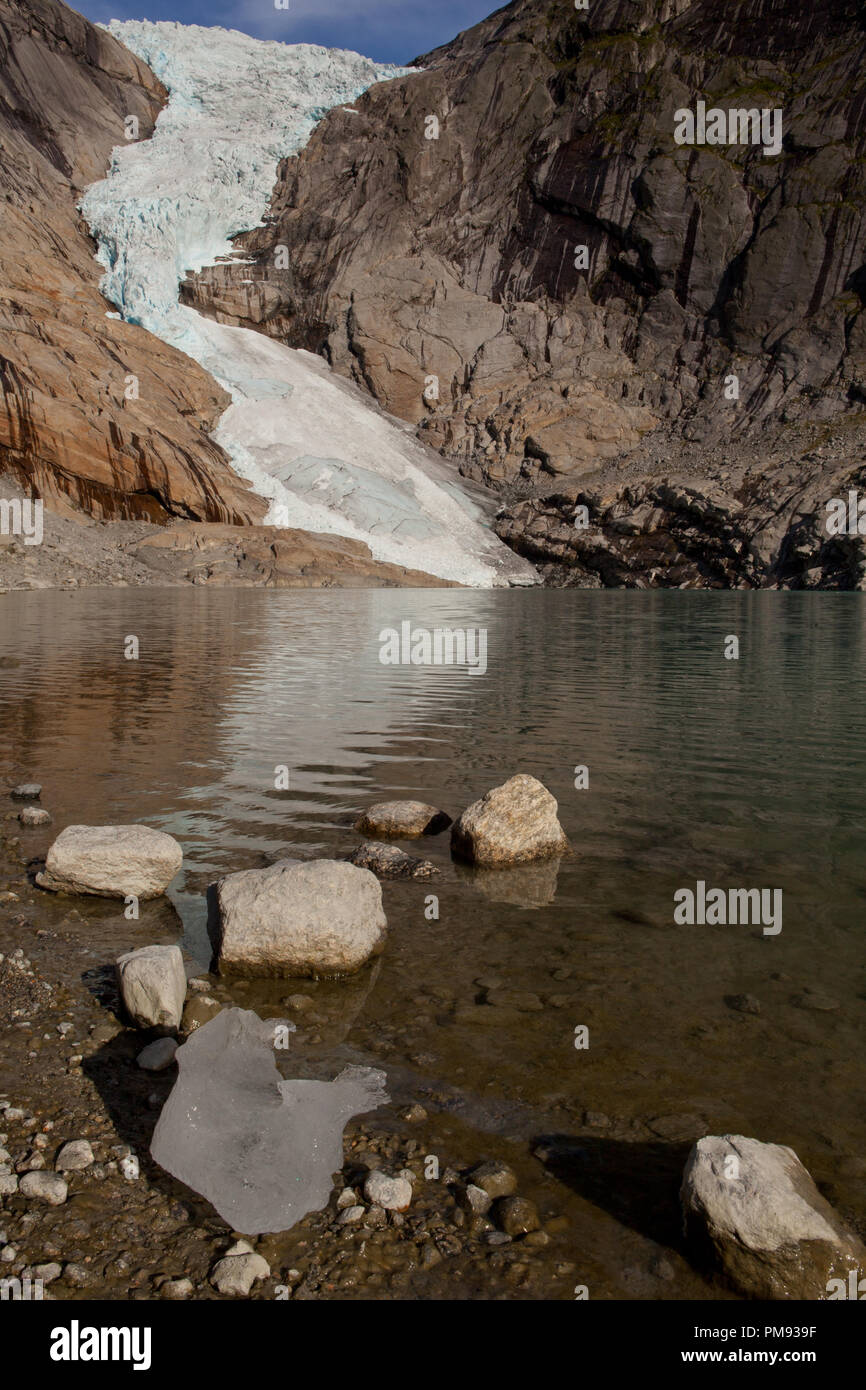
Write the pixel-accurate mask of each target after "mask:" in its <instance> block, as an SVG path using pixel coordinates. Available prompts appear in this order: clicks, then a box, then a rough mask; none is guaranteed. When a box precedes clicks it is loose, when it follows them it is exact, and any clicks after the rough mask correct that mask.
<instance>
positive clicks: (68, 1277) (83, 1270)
mask: <svg viewBox="0 0 866 1390" xmlns="http://www.w3.org/2000/svg"><path fill="white" fill-rule="evenodd" d="M63 1279H64V1282H65V1283H67V1284H72V1286H73V1287H74V1288H76V1289H86V1288H87V1285H88V1284H91V1283H92V1282H93V1273H92V1271H91V1270H89V1269H88V1268H87V1265H80V1264H74V1263H71V1264H68V1265H64V1268H63Z"/></svg>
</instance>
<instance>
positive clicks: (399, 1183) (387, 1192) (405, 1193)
mask: <svg viewBox="0 0 866 1390" xmlns="http://www.w3.org/2000/svg"><path fill="white" fill-rule="evenodd" d="M364 1196H365V1197H366V1198H367V1201H368V1202H375V1203H376V1205H377V1206H379V1207H383V1208H384V1210H385V1211H408V1209H409V1207H410V1205H411V1202H412V1184H411V1182H407V1180H406V1179H405V1178H389V1177H388V1175H387V1173H382V1172H380V1171H379V1169H378V1168H377V1169H374V1171H373V1172H372V1173H368V1175H367V1178H366V1180H365V1182H364Z"/></svg>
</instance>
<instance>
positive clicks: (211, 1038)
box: [151, 1009, 388, 1235]
mask: <svg viewBox="0 0 866 1390" xmlns="http://www.w3.org/2000/svg"><path fill="white" fill-rule="evenodd" d="M287 1026H288V1027H289V1028H291V1027H292V1026H293V1025H291V1024H289V1025H286V1024H283V1023H282V1021H281V1020H274V1019H269V1020H267V1021H264V1020H262V1019H260V1018H259V1017H258V1016H257V1015H256V1014H254V1013H252V1012H250V1011H248V1010H245V1009H224V1010H223V1011H222V1013H220V1014H218V1015H217V1017H216V1018H215V1019H213V1020H212V1021H211V1022H210V1023H206V1024H205V1025H204V1026H203V1027H202V1028H199V1029H197V1030H196V1032H195V1033H193V1034H192V1036H191V1037H190V1039H189V1041H188V1042H186V1043H184V1045H183V1047H180V1048H178V1050H177V1054H176V1060H177V1064H178V1068H179V1075H178V1079H177V1081H176V1083H175V1086H174V1089H173V1091H172V1092H171V1095H170V1096H169V1098H168V1100H167V1101H166V1103H165V1106H164V1107H163V1111H162V1114H161V1115H160V1117H159V1120H158V1122H157V1126H156V1130H155V1131H154V1135H153V1143H152V1144H151V1153H152V1154H153V1157H154V1159H155V1160H156V1162H157V1163H158V1164H159V1165H160V1166H161V1167H162V1168H164V1169H165V1170H166V1171H167V1172H169V1173H171V1174H172V1175H173V1176H174V1177H176V1178H179V1179H180V1181H181V1182H184V1183H186V1184H187V1186H188V1187H191V1188H193V1190H194V1191H196V1192H199V1193H201V1195H202V1196H203V1197H206V1198H207V1199H208V1201H209V1202H212V1203H213V1205H214V1206H215V1207H216V1210H217V1211H218V1212H219V1214H220V1216H221V1217H222V1218H223V1220H224V1221H227V1222H228V1224H229V1225H230V1226H231V1227H232V1229H233V1230H235V1231H242V1232H244V1234H246V1235H260V1234H262V1233H263V1232H266V1231H270V1232H276V1231H286V1230H288V1229H289V1228H290V1227H291V1226H294V1224H295V1222H297V1221H300V1220H301V1218H302V1217H304V1216H306V1215H307V1213H308V1212H311V1211H319V1210H321V1208H322V1207H324V1206H326V1205H327V1202H328V1199H329V1197H330V1195H331V1189H332V1186H333V1174H334V1173H335V1172H337V1171H338V1170H339V1169H341V1168H342V1166H343V1129H344V1128H345V1125H346V1123H347V1122H348V1120H349V1119H350V1118H351V1116H353V1115H358V1114H364V1113H365V1112H366V1111H368V1110H374V1109H376V1107H377V1106H379V1105H383V1104H384V1103H385V1102H386V1101H387V1099H388V1097H387V1095H386V1093H385V1074H384V1072H381V1071H374V1070H372V1069H370V1068H367V1067H347V1068H346V1069H345V1070H344V1071H342V1072H341V1073H340V1075H339V1076H337V1077H336V1078H335V1079H334V1080H333V1081H303V1080H298V1081H283V1080H282V1079H281V1077H280V1074H279V1071H278V1070H277V1064H276V1060H275V1045H276V1043H277V1041H279V1039H280V1038H281V1037H283V1036H284V1034H283V1033H281V1032H280V1029H284V1028H285V1027H287Z"/></svg>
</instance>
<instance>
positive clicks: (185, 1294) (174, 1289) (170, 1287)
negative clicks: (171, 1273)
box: [159, 1271, 270, 1301]
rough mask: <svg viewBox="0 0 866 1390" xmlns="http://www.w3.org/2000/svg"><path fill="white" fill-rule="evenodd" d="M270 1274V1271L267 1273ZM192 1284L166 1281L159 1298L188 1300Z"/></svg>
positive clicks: (181, 1281) (182, 1281)
mask: <svg viewBox="0 0 866 1390" xmlns="http://www.w3.org/2000/svg"><path fill="white" fill-rule="evenodd" d="M269 1272H270V1271H269ZM193 1288H194V1285H193V1282H192V1280H191V1279H166V1281H165V1283H164V1284H163V1285H162V1287H161V1288H160V1290H159V1295H160V1298H169V1299H172V1300H174V1301H177V1300H179V1299H183V1298H189V1297H190V1296H191V1294H192V1292H193Z"/></svg>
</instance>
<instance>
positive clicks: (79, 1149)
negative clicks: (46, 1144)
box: [54, 1139, 94, 1173]
mask: <svg viewBox="0 0 866 1390" xmlns="http://www.w3.org/2000/svg"><path fill="white" fill-rule="evenodd" d="M93 1161H94V1160H93V1150H92V1148H91V1147H90V1144H89V1142H88V1140H87V1139H71V1140H70V1141H69V1143H68V1144H64V1145H63V1147H62V1149H61V1150H60V1152H59V1154H58V1155H57V1159H56V1162H55V1164H54V1167H55V1168H56V1169H57V1171H58V1173H75V1172H78V1171H79V1170H80V1169H81V1168H89V1167H90V1165H91V1163H93Z"/></svg>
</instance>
